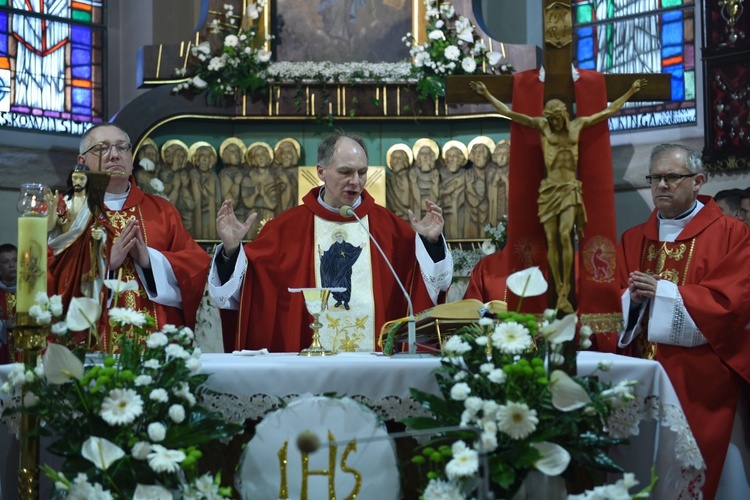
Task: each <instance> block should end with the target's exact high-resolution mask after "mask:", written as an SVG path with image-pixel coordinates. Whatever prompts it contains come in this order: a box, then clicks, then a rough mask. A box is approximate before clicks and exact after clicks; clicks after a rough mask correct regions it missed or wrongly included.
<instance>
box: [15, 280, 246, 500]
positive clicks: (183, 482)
mask: <svg viewBox="0 0 750 500" xmlns="http://www.w3.org/2000/svg"><path fill="white" fill-rule="evenodd" d="M115 286H116V287H117V289H120V290H121V289H122V287H121V286H117V285H115ZM123 286H125V285H123ZM58 304H59V297H57V296H53V297H52V298H50V299H47V298H46V296H45V297H43V298H42V297H38V298H37V305H38V306H39V307H38V308H37V310H36V311H35V312H36V313H37V315H41V317H42V320H43V321H44V320H45V319H46V320H47V322H51V321H52V320H53V319H54V318H55V317H56V316H57V315H55V314H54V313H53V311H54V312H56V313H57V312H60V310H59V308H58ZM74 306H75V304H71V306H70V307H69V312H68V314H67V315H66V318H65V319H64V320H61V321H57V322H55V323H54V324H53V325H52V328H51V329H52V331H53V332H54V331H56V330H57V332H58V334H59V333H61V332H63V335H65V334H67V332H68V329H69V328H71V327H73V328H78V327H80V326H81V324H79V323H76V321H77V319H76V318H77V315H78V316H80V315H83V316H87V322H88V325H87V326H90V325H93V324H95V323H96V320H97V317H98V315H97V316H92V315H90V314H91V310H90V309H89V310H88V314H87V313H86V311H83V312H81V310H80V308H79V309H75V308H74ZM84 309H85V307H84ZM46 312H49V313H50V315H49V316H47V314H46ZM111 312H112V311H110V313H111ZM110 320H111V321H112V323H113V324H114V325H115V326H117V327H118V328H119V329H120V332H121V334H120V335H119V337H118V339H117V344H116V345H117V351H118V353H117V354H112V353H106V352H105V353H99V355H100V359H98V360H95V361H98V362H87V363H84V358H85V357H86V356H85V351H84V350H83V349H80V348H75V349H73V350H71V349H70V348H69V347H68V346H67V345H65V343H64V342H63V343H58V342H53V343H50V344H49V345H48V346H47V350H46V352H45V354H44V356H43V358H42V363H41V364H40V365H39V366H37V367H31V366H25V365H23V364H21V363H17V364H15V365H14V366H13V367H12V368H11V373H10V376H9V378H8V382H6V383H5V384H4V385H3V386H2V387H0V391H3V392H5V393H11V394H12V393H14V392H16V391H17V392H19V393H20V392H21V390H22V389H23V393H24V397H23V400H22V402H21V405H20V406H19V407H17V408H15V409H13V410H11V411H15V412H21V413H27V414H32V415H34V416H36V417H38V418H39V421H40V422H41V426H40V428H39V433H40V434H41V435H46V436H51V437H52V439H53V443H52V444H51V445H50V446H49V448H48V450H49V451H50V452H51V453H53V454H55V455H59V456H61V457H63V459H64V461H63V465H62V467H61V468H59V470H56V469H53V468H52V467H50V466H49V465H44V466H42V469H41V470H42V472H43V473H44V474H45V475H46V476H47V477H49V478H50V479H51V480H52V481H53V482H54V484H55V489H56V493H57V494H58V495H59V496H64V497H70V498H141V499H146V498H169V499H171V498H173V496H174V495H177V496H178V497H180V498H196V499H197V498H224V497H227V496H229V495H230V494H231V488H222V487H221V486H220V481H221V477H220V474H217V475H216V476H214V475H212V474H211V473H207V474H202V473H201V472H200V471H199V469H198V460H199V459H200V458H201V456H202V454H203V451H202V449H203V446H204V445H205V444H206V443H208V442H210V441H214V440H219V439H228V438H231V437H232V436H233V435H235V434H237V433H239V432H241V431H242V427H241V426H239V425H236V424H232V423H229V422H226V421H225V420H224V419H223V418H222V417H221V415H219V414H218V413H215V412H213V411H210V410H208V409H206V408H204V407H203V406H201V405H200V401H201V399H202V396H203V394H204V393H206V392H208V389H207V388H205V387H204V386H203V384H204V382H205V381H206V379H207V378H208V375H207V374H202V373H200V368H201V363H200V354H201V350H200V348H198V347H195V346H194V344H193V340H194V335H193V332H192V331H191V330H190V329H189V328H186V327H175V326H171V325H167V326H165V327H164V328H163V329H162V330H161V331H150V330H153V325H154V322H153V319H152V318H150V317H149V316H147V315H144V314H142V313H140V312H137V311H133V310H125V309H124V310H122V311H120V312H119V313H116V314H114V315H112V314H110ZM60 323H61V324H62V325H63V326H58V327H57V328H56V327H55V325H58V324H60ZM149 328H150V330H149ZM89 361H91V360H89Z"/></svg>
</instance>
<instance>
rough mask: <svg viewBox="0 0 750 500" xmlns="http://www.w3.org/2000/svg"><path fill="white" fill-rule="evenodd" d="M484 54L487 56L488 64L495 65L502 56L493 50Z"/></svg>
mask: <svg viewBox="0 0 750 500" xmlns="http://www.w3.org/2000/svg"><path fill="white" fill-rule="evenodd" d="M485 56H486V57H487V62H488V63H489V64H490V66H497V64H498V63H499V62H500V60H501V59H502V58H503V55H502V54H501V53H500V52H495V51H492V52H487V54H485Z"/></svg>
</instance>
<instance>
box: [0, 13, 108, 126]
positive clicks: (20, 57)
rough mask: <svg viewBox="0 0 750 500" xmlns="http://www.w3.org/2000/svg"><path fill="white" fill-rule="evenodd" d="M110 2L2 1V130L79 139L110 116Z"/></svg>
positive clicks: (0, 102) (0, 18) (0, 17)
mask: <svg viewBox="0 0 750 500" xmlns="http://www.w3.org/2000/svg"><path fill="white" fill-rule="evenodd" d="M105 1H106V0H34V1H28V0H0V127H12V128H19V129H31V130H41V131H48V132H60V133H65V134H73V135H79V134H81V133H83V132H84V131H85V130H86V129H87V128H88V127H89V126H90V124H91V123H95V122H101V121H102V119H103V117H104V116H105V110H104V102H105V101H104V95H103V89H104V81H103V77H104V72H103V64H102V63H103V60H104V38H105V30H106V27H105V25H104V24H103V15H104V13H103V9H104V3H105Z"/></svg>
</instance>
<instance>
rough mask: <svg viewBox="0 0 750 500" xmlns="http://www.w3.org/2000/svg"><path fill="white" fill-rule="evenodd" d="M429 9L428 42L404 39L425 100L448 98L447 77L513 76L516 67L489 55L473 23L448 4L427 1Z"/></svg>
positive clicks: (426, 18) (492, 53) (410, 37)
mask: <svg viewBox="0 0 750 500" xmlns="http://www.w3.org/2000/svg"><path fill="white" fill-rule="evenodd" d="M424 4H425V7H426V9H427V11H426V13H425V21H427V41H425V42H424V43H417V41H416V38H415V37H414V35H413V34H412V33H407V34H406V36H404V37H403V39H402V40H403V41H404V43H406V45H407V46H408V47H409V55H410V56H411V58H412V64H413V68H412V71H413V73H414V75H415V76H416V77H417V78H418V83H417V90H418V92H419V95H420V97H421V98H425V97H431V98H432V99H435V98H437V97H438V96H442V95H445V77H446V76H449V75H472V74H475V73H476V72H477V71H480V72H484V71H485V68H487V69H489V70H490V71H492V72H496V73H504V74H510V73H512V72H513V67H512V66H511V65H509V64H501V62H502V55H501V54H500V53H499V52H494V51H489V50H488V49H487V46H486V45H485V44H484V42H483V41H482V40H481V38H480V37H479V36H478V35H477V33H476V31H475V30H474V27H473V26H472V25H471V21H469V19H468V18H466V17H464V16H462V15H459V14H457V13H456V9H455V8H454V7H453V6H452V5H451V4H449V3H448V2H443V1H441V0H424Z"/></svg>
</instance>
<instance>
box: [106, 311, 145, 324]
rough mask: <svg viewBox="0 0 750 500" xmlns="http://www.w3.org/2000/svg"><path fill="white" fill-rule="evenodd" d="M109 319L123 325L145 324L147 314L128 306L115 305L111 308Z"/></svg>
mask: <svg viewBox="0 0 750 500" xmlns="http://www.w3.org/2000/svg"><path fill="white" fill-rule="evenodd" d="M109 319H111V320H112V321H114V322H115V323H117V324H119V325H121V326H125V325H133V326H143V325H145V324H146V316H145V315H144V314H143V313H140V312H138V311H134V310H132V309H128V308H126V307H113V308H112V309H110V310H109Z"/></svg>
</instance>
